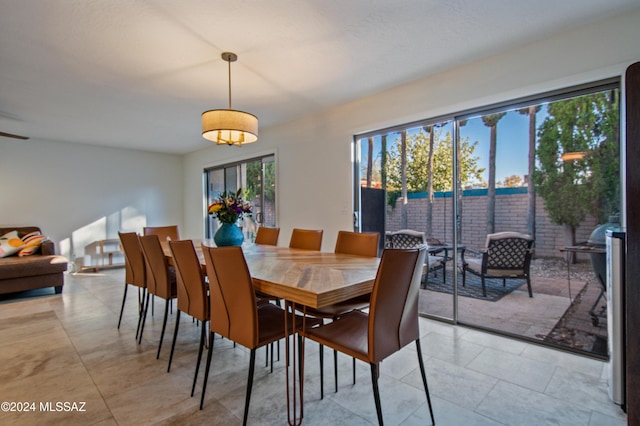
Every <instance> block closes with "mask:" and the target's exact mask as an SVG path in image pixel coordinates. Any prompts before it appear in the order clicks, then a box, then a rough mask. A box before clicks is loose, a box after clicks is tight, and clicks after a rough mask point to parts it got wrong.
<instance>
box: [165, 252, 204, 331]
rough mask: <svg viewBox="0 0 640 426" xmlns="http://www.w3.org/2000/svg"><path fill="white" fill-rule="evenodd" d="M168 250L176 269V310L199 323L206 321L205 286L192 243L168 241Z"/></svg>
mask: <svg viewBox="0 0 640 426" xmlns="http://www.w3.org/2000/svg"><path fill="white" fill-rule="evenodd" d="M169 248H170V249H171V255H172V257H173V263H174V265H175V268H176V287H177V289H178V310H180V311H181V312H186V313H187V314H189V315H191V316H192V317H194V318H196V319H198V320H200V321H206V320H208V319H209V298H208V295H207V285H206V283H205V280H204V274H203V273H202V267H201V266H200V260H199V259H198V254H197V253H196V249H195V247H194V246H193V241H191V240H182V241H173V240H172V241H169Z"/></svg>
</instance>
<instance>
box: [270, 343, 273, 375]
mask: <svg viewBox="0 0 640 426" xmlns="http://www.w3.org/2000/svg"><path fill="white" fill-rule="evenodd" d="M269 346H270V347H271V372H272V373H273V343H271V344H270V345H269Z"/></svg>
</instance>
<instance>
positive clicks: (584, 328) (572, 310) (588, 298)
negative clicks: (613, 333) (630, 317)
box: [531, 259, 607, 356]
mask: <svg viewBox="0 0 640 426" xmlns="http://www.w3.org/2000/svg"><path fill="white" fill-rule="evenodd" d="M531 275H532V276H540V277H548V278H558V279H563V278H566V277H567V263H566V262H565V260H564V259H534V260H533V261H532V262H531ZM571 280H576V281H577V280H582V281H586V282H587V285H585V286H584V288H583V289H582V290H581V291H580V293H579V294H578V295H576V296H575V299H574V301H573V303H572V304H571V306H570V307H569V308H568V309H567V311H566V312H565V314H564V316H563V317H562V318H561V319H560V321H558V323H557V324H556V326H555V327H554V328H553V330H552V331H551V332H550V333H549V334H548V335H547V336H541V337H543V338H544V340H545V341H547V342H549V343H554V344H558V345H561V346H564V347H570V348H573V349H577V350H581V351H586V352H589V353H594V354H598V355H602V356H607V348H606V340H607V323H606V318H600V321H599V324H598V325H594V324H593V321H592V319H591V316H590V315H589V309H590V308H591V306H592V305H593V303H595V300H596V298H597V296H598V294H599V292H600V288H601V285H600V283H599V282H598V281H597V278H596V276H595V274H594V273H593V269H592V268H591V263H590V262H589V261H586V262H585V261H582V262H579V263H575V264H572V265H571ZM603 306H606V300H605V298H603V299H601V300H600V302H599V304H598V307H597V308H596V309H595V312H598V311H599V310H600V308H601V307H603Z"/></svg>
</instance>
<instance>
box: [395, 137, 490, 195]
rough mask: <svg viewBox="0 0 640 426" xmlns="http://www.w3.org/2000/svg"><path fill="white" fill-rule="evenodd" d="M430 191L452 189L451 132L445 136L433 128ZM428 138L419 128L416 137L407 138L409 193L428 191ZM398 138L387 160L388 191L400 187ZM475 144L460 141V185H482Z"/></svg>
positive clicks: (399, 148)
mask: <svg viewBox="0 0 640 426" xmlns="http://www.w3.org/2000/svg"><path fill="white" fill-rule="evenodd" d="M433 132H434V147H433V176H432V182H433V190H434V191H450V190H451V189H452V188H453V183H454V180H453V168H452V163H453V142H452V138H451V132H446V133H444V132H443V131H442V130H440V129H437V128H436V129H433ZM429 139H430V136H429V135H428V134H426V133H425V132H424V129H420V131H419V132H417V133H416V134H413V135H410V136H407V137H406V152H407V156H406V162H407V164H406V167H407V174H406V182H407V185H406V186H407V190H408V191H409V192H427V190H428V182H429V179H428V178H429V176H428V170H429V167H428V164H429V145H430V140H429ZM401 145H402V144H401V138H400V137H398V138H396V140H395V142H394V143H392V144H391V147H390V149H389V154H388V156H387V161H386V182H387V190H400V189H401V188H402V174H401V165H402V161H401V157H402V155H401V151H402V149H401ZM477 145H478V142H477V141H476V142H473V143H471V142H470V140H469V138H465V139H463V140H461V141H460V155H459V158H458V161H459V163H460V169H461V171H460V174H461V181H462V182H481V181H482V173H484V169H483V168H479V167H478V161H479V158H478V157H477V156H475V155H474V152H475V150H476V147H477Z"/></svg>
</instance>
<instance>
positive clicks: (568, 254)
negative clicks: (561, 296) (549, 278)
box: [565, 251, 573, 303]
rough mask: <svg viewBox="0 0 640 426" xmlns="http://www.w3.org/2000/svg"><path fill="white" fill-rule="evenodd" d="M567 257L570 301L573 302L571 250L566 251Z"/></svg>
mask: <svg viewBox="0 0 640 426" xmlns="http://www.w3.org/2000/svg"><path fill="white" fill-rule="evenodd" d="M565 255H566V259H567V285H568V286H569V303H573V299H572V298H571V260H572V259H571V252H569V251H565Z"/></svg>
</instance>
